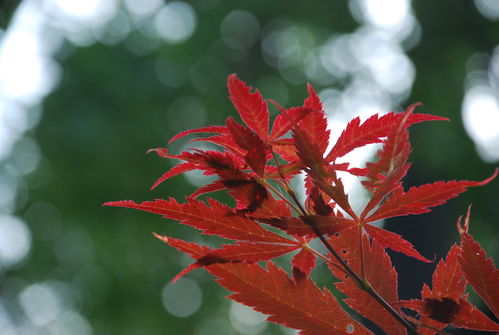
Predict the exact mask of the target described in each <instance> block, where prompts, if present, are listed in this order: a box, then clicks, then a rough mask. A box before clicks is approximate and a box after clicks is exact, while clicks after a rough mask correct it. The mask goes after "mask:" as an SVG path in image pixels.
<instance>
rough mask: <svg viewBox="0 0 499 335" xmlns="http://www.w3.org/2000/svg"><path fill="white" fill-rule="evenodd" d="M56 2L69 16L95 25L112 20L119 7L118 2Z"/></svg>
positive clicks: (90, 0) (71, 0)
mask: <svg viewBox="0 0 499 335" xmlns="http://www.w3.org/2000/svg"><path fill="white" fill-rule="evenodd" d="M54 2H55V4H56V6H57V7H58V8H59V10H61V12H63V13H64V14H66V15H67V16H69V17H72V18H75V19H78V20H82V21H87V22H94V23H98V22H102V21H107V20H109V19H110V18H112V17H113V16H114V13H115V12H116V7H117V1H116V0H85V1H74V0H54Z"/></svg>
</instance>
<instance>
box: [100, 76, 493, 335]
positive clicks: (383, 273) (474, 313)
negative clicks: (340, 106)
mask: <svg viewBox="0 0 499 335" xmlns="http://www.w3.org/2000/svg"><path fill="white" fill-rule="evenodd" d="M228 88H229V93H230V99H231V101H232V103H233V104H234V106H235V108H236V109H237V111H238V112H239V115H240V117H241V119H242V121H243V122H244V124H241V123H239V122H237V121H236V120H234V119H233V118H232V117H229V118H228V119H227V121H226V124H225V126H208V127H204V128H199V129H194V130H188V131H185V132H183V133H180V134H178V135H177V136H175V137H174V138H173V139H172V140H171V141H170V142H172V141H174V140H177V139H179V138H181V137H183V136H185V135H188V134H192V133H212V134H213V135H211V136H209V137H206V138H200V139H197V140H198V141H206V142H210V143H214V144H216V145H218V146H220V147H221V148H222V151H210V150H207V151H202V150H197V149H193V150H191V151H185V152H182V153H181V154H179V155H173V154H170V153H169V152H168V150H167V149H164V148H157V149H151V151H154V152H156V153H157V154H159V155H160V156H161V157H166V158H175V159H179V160H181V161H183V163H181V164H179V165H176V166H175V167H173V168H172V169H171V170H169V171H168V172H167V173H165V174H164V175H163V176H162V177H161V178H159V179H158V181H157V182H156V183H155V184H154V185H153V188H154V187H156V186H158V185H159V184H160V183H162V182H163V181H165V180H167V179H169V178H171V177H173V176H176V175H178V174H180V173H183V172H187V171H191V170H195V169H196V170H201V171H204V174H205V175H217V176H218V177H219V178H218V180H216V181H214V182H212V183H211V184H208V185H206V186H203V187H201V188H199V189H198V190H197V191H195V192H194V193H193V194H192V195H191V196H189V197H187V198H186V202H185V203H178V202H177V201H176V200H175V199H172V198H170V199H168V200H164V199H157V200H154V201H146V202H143V203H140V204H137V203H135V202H133V201H115V202H109V203H106V205H109V206H119V207H129V208H135V209H139V210H143V211H147V212H151V213H156V214H160V215H162V216H164V217H166V218H169V219H173V220H177V221H179V222H180V223H182V224H186V225H189V226H192V227H195V228H197V229H199V230H200V231H201V233H203V234H207V235H216V236H219V237H223V238H225V239H228V240H231V242H232V244H225V245H221V246H220V247H219V248H217V249H211V248H208V247H206V246H202V245H199V244H196V243H192V242H186V241H183V240H180V239H176V238H173V237H167V236H160V235H157V234H155V236H156V237H157V238H159V239H160V240H162V241H163V242H165V243H167V244H169V245H170V246H172V247H174V248H176V249H178V250H180V251H182V252H184V253H186V254H188V255H189V256H191V257H192V258H193V259H194V260H195V261H194V262H193V263H192V264H191V265H189V266H188V267H187V268H186V269H184V270H183V271H182V272H181V273H179V274H178V275H177V276H176V277H175V278H174V279H173V280H174V281H175V280H177V279H178V278H179V277H181V276H183V275H185V274H186V273H188V272H189V271H191V270H193V269H196V268H200V267H203V268H205V269H206V270H207V271H208V272H209V273H211V274H212V275H213V276H215V277H216V279H215V280H216V281H217V282H218V284H220V285H221V286H223V287H225V288H226V289H228V290H229V291H232V292H233V293H232V295H230V296H229V298H230V299H233V300H235V301H238V302H240V303H242V304H245V305H247V306H250V307H252V308H253V309H255V310H257V311H259V312H262V313H265V314H268V315H269V317H268V321H271V322H275V323H278V324H282V325H285V326H287V327H291V328H295V329H298V330H300V332H299V334H310V335H317V334H319V335H320V334H371V333H372V330H370V329H368V328H367V327H366V326H364V325H363V324H362V323H360V322H358V321H356V320H355V319H356V318H355V317H352V316H351V313H352V310H353V311H355V312H356V313H358V314H360V315H362V316H363V317H365V318H367V319H369V320H371V321H372V322H373V323H375V324H376V325H377V326H378V327H379V328H381V329H382V330H383V331H384V332H386V333H387V334H406V333H410V334H434V333H442V329H444V328H445V327H447V326H448V325H453V326H455V327H462V328H467V329H474V330H486V331H499V324H498V323H496V322H494V321H492V320H491V319H490V318H488V317H487V316H486V315H485V314H484V313H482V312H481V311H480V310H478V309H476V308H475V307H474V306H472V305H471V304H470V302H469V301H468V300H467V294H466V292H465V288H466V284H470V285H471V286H472V287H473V288H474V289H475V291H476V292H477V293H478V295H480V297H481V298H482V299H483V301H484V302H485V303H486V304H487V306H488V307H489V308H490V310H491V311H492V312H493V313H494V314H495V315H496V317H497V315H498V313H499V271H498V270H497V269H496V268H495V266H494V263H493V261H492V260H491V259H490V258H487V256H486V254H485V251H484V250H483V249H482V248H481V247H480V245H479V244H478V242H476V241H475V240H474V239H473V237H472V236H471V235H470V234H469V232H468V227H469V211H468V215H467V217H466V220H465V224H464V225H461V223H460V221H458V229H459V232H460V236H461V242H460V244H459V245H457V244H454V245H453V246H452V248H451V249H450V251H449V253H448V254H447V256H446V258H445V260H443V259H442V260H440V262H439V263H438V265H437V267H436V269H435V272H434V274H433V280H432V284H431V288H430V287H429V286H428V285H426V284H424V286H423V289H422V291H421V298H420V299H414V300H408V301H401V300H399V298H398V294H397V285H398V282H397V281H398V279H397V272H396V270H395V268H394V267H393V266H392V263H391V260H390V257H389V256H388V254H387V253H386V248H390V249H392V250H395V251H397V252H400V253H404V254H406V255H407V256H409V257H413V258H416V259H418V260H420V261H423V262H431V261H430V260H428V259H426V258H425V257H423V256H422V255H421V254H420V253H419V252H418V251H417V250H416V249H415V248H414V246H413V245H412V244H411V243H409V242H408V241H407V240H405V239H404V238H402V237H401V236H400V235H397V234H395V233H393V232H390V231H387V230H385V229H382V228H379V227H377V226H375V225H372V223H373V222H375V221H378V220H381V219H386V218H391V217H396V216H403V215H409V214H421V213H425V212H429V211H430V210H431V209H430V208H431V207H434V206H437V205H441V204H443V203H445V202H446V201H447V200H449V199H451V198H453V197H456V196H457V195H459V194H460V193H462V192H464V191H466V190H467V188H469V187H474V186H482V185H485V184H487V183H489V182H490V181H491V180H492V179H494V178H495V177H496V175H497V170H496V171H495V173H494V174H493V175H492V176H491V177H490V178H487V179H485V180H483V181H467V180H461V181H447V182H444V181H437V182H435V183H431V184H425V185H422V186H417V187H411V188H409V189H407V190H406V189H404V188H403V186H402V182H401V179H402V178H403V177H404V176H405V175H406V174H407V171H408V169H409V167H410V163H408V161H407V160H408V156H409V153H410V151H411V147H410V142H409V135H408V128H409V126H411V125H412V124H415V123H419V122H423V121H436V120H446V119H445V118H442V117H438V116H433V115H428V114H420V113H414V109H415V107H416V105H412V106H410V107H409V108H408V109H407V110H406V111H405V112H403V113H395V112H391V113H388V114H385V115H382V116H380V115H373V116H371V117H370V118H368V119H367V120H365V121H364V122H362V123H361V121H360V119H359V118H358V117H357V118H355V119H353V120H352V121H350V123H349V124H348V125H347V127H346V128H345V130H344V131H343V132H342V133H341V135H340V136H339V138H338V140H337V142H336V143H335V144H334V145H332V146H331V149H330V150H329V151H328V150H327V148H328V147H329V146H330V143H329V138H330V134H329V130H327V119H326V116H325V114H324V111H323V108H322V104H321V101H320V100H319V97H318V96H317V94H316V92H315V91H314V89H313V88H312V86H310V85H309V86H308V93H309V95H308V97H307V98H306V99H305V101H304V103H303V106H299V107H292V108H289V109H285V108H282V107H280V106H278V105H277V104H276V106H277V108H278V109H279V111H280V113H279V114H278V115H277V117H276V118H275V120H274V122H273V123H272V127H271V129H270V131H269V125H270V122H269V111H268V109H267V103H266V101H265V100H264V99H263V98H262V96H261V94H260V93H259V92H258V91H255V92H253V93H252V92H251V87H248V86H247V85H246V84H245V83H244V82H242V81H241V80H239V79H238V78H237V77H236V76H235V75H230V76H229V78H228ZM289 135H291V136H289ZM371 143H382V149H381V150H379V151H378V153H377V160H376V161H375V162H370V163H367V164H366V166H365V167H364V168H359V167H351V166H350V164H349V163H336V161H337V160H338V159H339V158H341V157H343V156H345V155H346V154H347V153H349V152H351V151H352V150H354V149H356V148H359V147H362V146H365V145H368V144H371ZM339 171H341V172H343V173H350V174H352V175H354V176H357V177H358V178H361V183H362V185H363V186H364V187H365V188H366V189H367V190H368V191H369V192H370V193H371V198H370V200H369V202H368V203H367V205H366V206H365V208H364V209H363V210H362V211H361V212H360V213H357V212H356V211H354V210H353V209H352V207H351V205H350V202H349V197H348V195H347V194H346V193H345V190H344V186H343V183H342V181H341V179H340V178H339V177H338V172H339ZM301 172H304V173H305V175H306V176H305V189H306V200H305V201H304V202H303V203H302V202H300V201H299V200H298V198H297V196H296V195H295V192H294V191H293V189H292V188H291V187H290V181H291V179H292V178H293V177H295V176H296V175H297V174H299V173H301ZM219 190H228V193H229V195H230V196H231V197H232V198H234V200H235V206H234V208H232V207H230V206H228V205H225V204H222V203H220V202H218V201H216V200H214V199H212V198H206V201H201V200H198V197H199V196H200V195H202V194H206V193H210V192H214V191H219ZM270 227H274V228H278V230H280V231H281V232H282V233H276V232H275V231H276V230H275V229H270V230H269V229H268V228H270ZM317 238H319V239H320V241H321V243H322V244H323V245H324V246H325V248H326V249H327V253H322V254H321V253H320V252H318V251H317V250H315V249H313V248H312V247H311V246H310V242H311V241H312V240H314V239H317ZM291 252H294V253H295V254H294V256H293V257H292V260H291V272H290V273H291V274H288V272H286V271H285V270H283V269H282V268H280V267H278V266H277V265H276V264H275V263H274V262H273V261H272V259H274V258H276V257H280V256H282V255H285V254H288V253H291ZM316 258H320V259H322V260H323V261H325V263H326V264H327V265H328V268H329V270H330V272H331V273H332V275H333V276H334V277H335V278H337V280H338V281H337V282H335V284H334V285H335V286H336V288H337V289H338V290H339V291H340V292H342V293H343V294H345V295H346V296H347V298H346V299H345V300H344V303H345V304H346V305H348V307H349V308H351V310H348V311H346V310H345V309H344V308H343V307H342V305H341V304H340V303H339V302H338V298H337V297H335V296H333V295H332V294H331V292H330V291H329V290H327V289H325V288H323V289H321V288H319V287H317V285H316V284H315V283H314V281H313V280H312V279H311V277H310V273H311V272H312V270H313V269H314V267H315V266H316ZM403 308H406V309H411V310H413V311H416V312H417V316H410V315H408V314H407V313H406V312H405V311H404V310H403ZM412 315H413V314H412Z"/></svg>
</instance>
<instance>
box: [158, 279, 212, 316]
mask: <svg viewBox="0 0 499 335" xmlns="http://www.w3.org/2000/svg"><path fill="white" fill-rule="evenodd" d="M162 300H163V306H164V307H165V309H166V310H167V311H168V312H170V314H173V315H175V316H177V317H179V318H185V317H188V316H190V315H192V314H194V313H196V312H197V310H198V309H199V307H201V302H202V301H203V296H202V294H201V289H200V288H199V285H198V284H197V283H196V282H195V281H193V280H192V279H189V278H181V279H179V280H178V281H177V282H176V283H175V284H171V283H169V284H168V285H167V286H166V287H165V288H164V290H163V293H162Z"/></svg>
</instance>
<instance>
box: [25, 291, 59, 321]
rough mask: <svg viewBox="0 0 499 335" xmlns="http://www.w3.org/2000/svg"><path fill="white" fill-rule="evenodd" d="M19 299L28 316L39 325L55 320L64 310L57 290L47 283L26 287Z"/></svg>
mask: <svg viewBox="0 0 499 335" xmlns="http://www.w3.org/2000/svg"><path fill="white" fill-rule="evenodd" d="M19 301H20V303H21V306H22V308H23V310H24V312H25V313H26V316H27V317H28V318H29V319H30V320H31V322H33V323H34V324H35V325H37V326H42V325H46V324H47V323H49V322H51V321H53V320H55V319H56V318H57V317H58V316H59V315H60V313H61V312H62V310H63V304H62V303H61V301H60V298H59V296H58V295H57V293H56V291H55V290H54V289H53V288H52V287H51V286H50V285H47V284H45V283H41V284H33V285H30V286H28V287H26V288H25V289H24V290H22V291H21V293H20V295H19Z"/></svg>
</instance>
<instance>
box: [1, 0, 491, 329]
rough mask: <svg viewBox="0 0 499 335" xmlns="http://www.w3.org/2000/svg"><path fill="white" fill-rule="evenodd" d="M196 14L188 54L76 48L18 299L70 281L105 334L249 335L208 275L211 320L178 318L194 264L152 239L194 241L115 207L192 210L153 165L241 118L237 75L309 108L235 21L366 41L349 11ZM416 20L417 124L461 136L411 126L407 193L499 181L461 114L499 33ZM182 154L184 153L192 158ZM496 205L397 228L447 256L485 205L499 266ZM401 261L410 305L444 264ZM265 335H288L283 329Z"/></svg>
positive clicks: (39, 183) (309, 8)
mask: <svg viewBox="0 0 499 335" xmlns="http://www.w3.org/2000/svg"><path fill="white" fill-rule="evenodd" d="M211 2H213V3H216V1H211ZM190 3H191V4H192V6H193V7H194V8H195V9H196V12H197V15H198V22H197V28H196V31H195V33H194V35H193V36H192V37H191V38H190V39H188V40H187V41H185V42H183V43H180V44H177V45H171V44H167V43H157V46H155V47H151V49H150V51H148V52H137V51H136V50H134V49H133V48H131V47H130V45H132V44H133V43H134V41H135V39H137V38H139V37H140V36H139V37H137V34H138V32H136V31H132V32H131V33H130V35H129V36H128V37H127V38H126V39H125V40H123V41H121V42H119V43H117V44H115V45H106V44H103V43H96V44H92V45H90V46H86V47H75V46H74V45H71V43H70V42H68V41H66V42H65V43H64V45H63V47H62V48H61V50H60V53H59V54H58V55H57V59H58V61H59V63H60V65H61V66H62V70H63V72H62V77H61V80H60V83H59V85H58V87H57V88H56V89H55V90H54V91H53V92H52V93H51V94H50V96H48V97H47V98H46V99H45V101H44V102H43V113H42V117H41V120H40V123H39V125H38V126H37V127H36V129H34V130H33V131H32V133H31V134H29V135H30V136H33V137H34V139H35V140H36V141H37V142H38V144H39V146H40V148H41V152H42V155H43V158H42V162H41V164H40V166H39V168H38V169H37V170H36V171H35V172H34V173H32V174H30V175H29V176H27V180H26V184H27V188H28V189H29V197H28V199H27V200H26V201H25V202H24V204H23V205H22V206H21V207H20V208H19V210H18V214H19V215H20V216H23V217H24V218H25V219H26V220H27V222H28V224H29V227H30V229H31V230H32V235H33V246H32V252H31V255H30V257H29V258H28V259H27V260H26V262H25V264H23V266H20V267H18V268H17V269H13V270H11V271H9V273H8V277H7V278H11V280H10V281H8V280H7V282H8V284H9V285H11V286H9V287H12V290H13V292H16V290H17V291H19V290H21V289H22V287H23V283H31V282H37V281H45V280H53V281H60V282H64V283H68V284H69V286H70V288H71V289H72V290H73V293H72V294H71V297H72V301H73V304H75V305H76V306H78V307H79V309H80V311H81V312H82V314H83V315H84V316H85V317H86V318H87V319H88V320H89V322H90V324H91V325H92V328H93V331H94V334H99V335H100V334H123V335H127V334H134V335H135V334H196V335H198V334H199V335H201V334H206V335H208V334H237V332H236V331H235V330H233V329H232V328H231V327H230V322H229V314H228V313H227V308H228V306H229V305H230V303H229V301H227V300H226V299H224V298H223V296H224V295H226V292H224V291H223V290H222V289H220V288H218V287H217V286H216V285H215V284H214V283H213V282H212V281H211V278H210V277H209V275H207V274H206V273H204V272H203V271H202V270H198V271H195V272H193V273H192V274H190V275H189V277H190V278H192V279H194V280H195V281H196V282H197V283H198V284H200V286H201V290H202V297H203V300H202V305H201V308H200V309H199V310H198V311H197V312H196V313H194V314H193V315H192V316H189V317H186V318H181V317H175V316H173V315H172V314H170V313H168V312H167V311H166V310H165V308H164V307H163V305H162V300H161V294H162V290H163V289H164V287H165V286H166V285H167V283H168V281H169V280H170V279H171V278H172V277H173V275H174V274H175V273H177V272H178V271H179V270H180V269H181V268H182V266H183V265H185V264H186V261H187V260H186V259H183V258H181V256H180V254H179V253H177V252H176V251H175V250H173V249H171V248H168V247H167V246H165V245H163V244H162V243H161V242H159V241H157V240H156V239H154V238H153V237H152V235H151V231H155V232H158V233H164V234H169V235H173V236H176V237H182V238H186V239H192V235H193V234H192V230H190V229H188V228H186V227H180V226H179V225H176V224H174V223H173V222H169V221H165V220H164V219H161V218H160V217H157V216H153V215H147V214H144V213H136V212H134V211H129V210H125V209H116V208H103V207H101V204H102V203H104V202H106V201H111V200H124V199H134V200H136V201H143V200H148V199H154V198H160V197H169V196H173V197H176V198H177V199H179V200H181V199H182V198H183V196H184V195H187V194H189V193H190V192H192V191H193V190H194V186H192V185H191V184H190V183H188V182H187V181H186V179H185V178H184V177H176V178H174V179H172V180H170V181H168V182H167V183H165V184H163V185H161V186H160V187H158V188H157V189H155V190H153V191H150V190H149V187H150V186H151V185H152V183H153V182H154V180H155V179H156V178H158V177H159V176H160V175H161V174H162V173H164V172H165V171H166V170H167V169H168V168H169V167H171V166H172V164H173V162H168V161H166V160H163V159H161V158H159V157H157V156H155V155H152V154H151V155H145V152H146V150H147V149H149V148H153V147H159V146H165V145H166V143H167V141H168V139H169V138H171V137H172V136H173V135H174V134H176V133H178V132H179V131H182V130H185V129H188V128H193V127H198V126H202V125H205V124H206V125H207V124H220V123H222V122H223V120H224V119H225V118H226V117H227V116H229V115H232V116H234V115H235V114H236V113H235V110H234V108H233V107H232V106H231V105H230V102H229V100H228V99H227V91H226V89H225V78H226V76H227V75H228V74H229V73H233V72H237V73H238V74H239V76H240V77H241V78H242V79H244V80H245V81H247V82H250V83H253V85H254V86H255V87H260V85H261V86H262V91H263V94H264V96H265V97H266V98H275V99H276V100H278V101H279V99H278V98H279V97H274V96H273V95H274V94H279V92H280V91H279V90H278V85H282V83H284V85H285V87H286V88H287V92H288V93H287V96H288V97H289V98H288V99H283V100H287V101H284V103H285V104H286V105H287V106H290V105H294V104H299V103H300V102H301V101H302V100H303V98H304V96H305V92H306V89H305V85H302V84H293V83H290V82H285V81H278V82H277V84H273V83H275V78H279V77H280V74H279V71H278V70H276V69H275V68H274V67H272V66H270V65H269V64H268V63H266V62H265V61H264V59H263V58H262V51H261V44H260V43H258V42H257V43H255V44H254V45H253V46H252V47H251V49H250V50H249V52H248V53H247V54H245V55H243V56H242V57H239V56H238V55H231V54H229V53H230V52H231V50H227V49H224V46H223V43H221V41H220V38H221V37H220V25H221V22H222V21H223V19H224V18H225V17H226V16H227V15H228V14H229V13H230V12H232V11H233V10H235V9H239V10H246V11H248V12H250V13H252V14H254V15H255V16H256V17H257V18H258V21H259V23H260V27H265V26H266V24H267V23H268V22H270V21H272V20H276V19H283V20H288V21H290V22H293V23H294V24H297V25H303V26H304V27H306V28H307V29H310V30H313V31H315V32H316V34H315V36H317V37H318V38H322V39H325V38H327V37H328V36H330V35H331V34H336V33H346V32H351V31H353V30H355V29H356V27H358V23H357V22H356V21H355V20H354V19H353V18H352V15H351V14H350V12H349V9H348V2H346V1H315V0H314V1H307V2H303V1H301V2H290V1H280V0H279V1H272V2H262V1H242V0H239V1H222V2H220V3H219V4H218V5H216V6H213V7H210V8H204V7H203V1H200V0H199V1H191V2H190ZM413 6H414V13H415V16H416V17H417V19H418V20H419V22H420V26H421V29H422V38H421V40H420V43H419V44H418V45H416V46H415V47H414V48H412V49H411V50H410V51H409V52H408V55H409V57H410V58H411V60H412V61H413V62H414V65H415V68H416V79H415V82H414V84H413V89H412V92H411V95H410V96H409V97H408V98H407V99H406V101H405V102H404V105H407V104H409V103H412V102H415V101H421V102H423V103H424V106H423V107H421V108H419V109H418V111H420V112H427V113H433V114H437V115H441V116H445V117H449V118H450V119H451V120H452V122H450V123H442V122H440V123H435V124H425V125H418V126H415V127H413V128H411V139H412V141H413V154H412V157H411V161H412V162H413V167H412V172H411V173H410V177H409V179H408V180H406V186H410V185H416V184H421V183H425V182H430V181H433V180H438V179H474V180H478V179H483V178H485V177H487V176H489V175H490V174H491V173H492V171H493V168H494V167H493V166H492V165H489V164H485V163H483V162H482V161H481V160H480V159H479V157H478V156H477V155H476V153H475V150H474V146H473V143H472V141H471V140H470V139H469V138H468V137H467V136H466V134H465V131H464V129H463V126H462V122H461V117H460V109H461V102H462V98H463V94H464V86H463V82H464V79H465V75H466V73H465V71H466V68H465V64H466V61H467V59H468V58H469V57H470V56H471V55H472V54H474V53H476V52H490V51H491V50H492V49H493V48H494V47H495V45H496V44H497V43H498V41H499V26H498V24H497V22H492V21H487V20H486V19H484V18H483V17H482V16H481V15H480V14H479V13H478V12H477V10H476V9H475V7H474V6H473V5H472V2H471V1H438V2H429V1H415V2H414V4H413ZM140 38H144V39H145V37H140ZM148 43H151V45H152V44H154V43H155V42H154V41H149V42H148ZM232 56H233V57H232ZM221 60H223V61H221ZM165 62H167V63H168V64H174V65H173V66H172V67H169V68H170V69H171V68H173V69H174V70H176V71H178V72H179V73H180V74H179V76H181V77H182V78H183V79H182V83H181V84H179V85H175V87H173V86H167V85H165V84H164V82H163V81H162V80H161V71H162V66H163V65H162V64H165ZM269 78H270V79H269ZM272 80H274V82H273V81H272ZM313 84H314V85H315V86H316V88H317V89H318V90H320V89H322V88H326V87H336V88H337V89H340V90H341V89H342V87H343V83H341V82H336V83H332V84H328V85H322V84H320V83H313ZM179 97H194V98H195V99H197V100H196V101H201V102H202V104H203V105H204V107H203V108H204V110H205V112H206V114H196V112H193V114H189V113H190V110H189V109H182V108H180V109H175V108H171V106H172V104H174V103H175V101H176V99H177V98H179ZM284 97H285V95H284ZM179 145H180V144H178V145H177V144H175V145H174V146H173V147H172V149H173V150H179ZM497 194H499V182H498V181H494V182H493V183H491V184H490V185H488V186H486V187H484V188H478V189H473V190H470V191H468V192H467V193H466V194H464V195H463V196H461V197H460V198H459V199H456V200H452V201H450V202H449V203H448V204H446V205H444V206H442V207H439V208H437V209H435V211H434V212H432V213H430V214H426V215H422V216H414V217H408V218H407V219H405V220H397V222H391V221H390V222H388V223H387V224H388V225H389V227H390V228H391V229H393V230H394V231H395V232H398V233H401V234H403V235H404V236H406V237H407V238H408V239H409V240H411V241H413V243H414V244H415V245H416V246H417V247H418V249H419V250H421V252H422V253H423V255H425V256H427V257H430V258H431V257H432V256H433V255H434V254H436V255H437V257H439V256H440V255H442V254H443V253H445V252H446V250H447V249H448V247H449V246H450V245H451V243H453V242H454V241H455V240H456V238H457V233H456V229H455V221H456V219H457V217H458V216H459V215H461V214H463V213H464V212H465V210H466V207H467V205H468V204H469V203H473V212H472V226H471V229H472V232H473V233H474V234H475V236H476V238H477V239H478V240H479V241H480V242H481V243H482V245H483V246H484V247H486V248H487V249H488V252H489V254H494V253H495V254H496V255H497V251H498V248H499V246H498V245H497V239H495V237H497V234H498V228H497V227H498V225H497V224H498V223H499V222H498V219H497V218H498V217H499V206H498V203H497V201H498V200H497V199H498V197H497ZM401 221H404V222H401ZM393 256H394V258H395V261H396V263H397V266H399V267H400V272H401V274H400V279H401V285H400V287H401V296H402V297H404V298H408V297H415V296H416V295H418V294H419V290H420V287H421V285H422V280H426V281H428V279H429V277H430V274H431V272H432V267H433V265H432V264H429V265H428V264H421V263H417V262H413V261H412V260H409V259H407V258H406V257H403V256H399V255H396V254H395V255H393ZM322 272H323V271H322V270H319V271H318V273H319V274H320V273H322ZM415 274H417V275H415ZM416 276H418V278H416ZM319 277H320V276H319ZM321 278H322V277H321ZM14 279H15V280H14ZM415 279H417V280H415ZM328 285H329V284H328ZM210 320H211V321H210ZM210 322H211V323H210ZM260 334H283V331H282V330H281V328H280V327H276V326H273V325H272V326H271V325H269V326H268V327H267V328H266V330H264V331H262V332H260Z"/></svg>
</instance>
